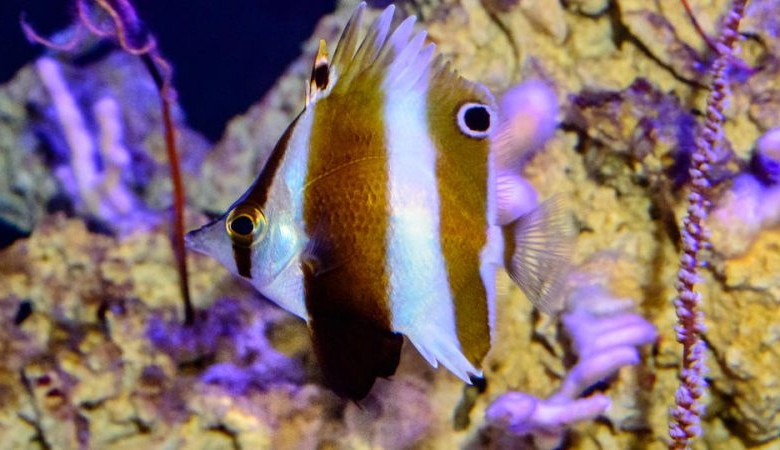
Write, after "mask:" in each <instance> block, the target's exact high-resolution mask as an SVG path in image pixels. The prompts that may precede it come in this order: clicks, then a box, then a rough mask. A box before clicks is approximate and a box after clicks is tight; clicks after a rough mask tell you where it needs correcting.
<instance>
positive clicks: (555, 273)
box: [503, 198, 572, 314]
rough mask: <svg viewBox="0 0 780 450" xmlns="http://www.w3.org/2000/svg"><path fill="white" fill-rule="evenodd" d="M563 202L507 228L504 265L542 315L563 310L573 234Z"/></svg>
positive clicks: (541, 207)
mask: <svg viewBox="0 0 780 450" xmlns="http://www.w3.org/2000/svg"><path fill="white" fill-rule="evenodd" d="M569 228H570V227H569V226H567V224H566V220H565V217H564V214H563V207H562V204H561V201H560V200H559V199H557V198H554V199H551V200H548V201H546V202H544V203H542V204H541V205H539V206H538V207H537V208H536V209H534V210H533V211H530V212H528V213H526V214H524V215H522V216H520V217H519V218H518V219H516V220H514V221H513V222H511V223H509V224H507V225H505V226H504V227H503V232H504V240H505V246H504V265H505V267H506V270H507V272H508V273H509V276H510V277H511V278H512V280H514V282H515V283H517V285H518V286H520V289H522V290H523V292H524V293H525V295H526V296H527V297H528V299H529V300H530V301H531V302H532V303H533V304H534V306H536V307H537V308H538V309H539V310H540V311H542V312H544V313H548V314H554V313H556V312H558V311H560V310H561V309H562V308H563V306H564V305H563V301H564V299H563V286H564V283H565V278H566V275H567V273H568V267H569V254H570V251H571V241H572V239H571V232H570V231H569Z"/></svg>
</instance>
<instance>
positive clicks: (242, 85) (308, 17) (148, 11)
mask: <svg viewBox="0 0 780 450" xmlns="http://www.w3.org/2000/svg"><path fill="white" fill-rule="evenodd" d="M134 4H135V5H136V7H137V9H138V12H139V15H140V17H141V18H142V19H144V20H145V22H146V23H147V25H148V27H149V28H150V29H151V30H152V32H153V33H154V34H155V35H156V36H157V41H158V44H159V46H160V48H161V50H162V53H163V55H164V56H166V57H167V58H168V59H169V60H170V61H171V62H172V63H173V65H174V69H175V79H174V82H175V85H176V88H177V90H178V93H179V101H180V102H181V103H182V105H183V107H184V109H185V111H186V112H187V118H188V122H189V124H190V126H192V127H193V128H195V129H196V130H198V131H201V132H202V133H204V134H205V135H206V136H207V137H208V138H209V139H211V140H212V141H214V140H217V139H218V138H219V137H220V136H221V134H222V130H223V128H224V126H225V123H226V122H227V121H228V120H229V119H230V118H231V117H233V116H234V115H236V114H240V113H242V112H244V111H245V110H246V109H247V108H248V107H249V105H251V104H252V103H254V102H256V101H257V100H258V99H260V97H261V96H262V95H263V94H264V93H265V92H266V91H267V90H268V89H269V88H270V87H271V85H272V84H273V82H274V80H276V79H277V78H278V77H279V75H280V74H281V73H282V72H283V70H284V69H285V67H286V66H287V65H288V64H289V63H290V62H291V61H292V60H293V59H294V58H295V57H296V56H297V55H298V54H299V53H300V51H299V50H300V44H301V42H303V40H304V39H305V38H307V37H309V36H310V34H311V32H312V30H313V29H314V25H315V24H316V23H317V20H318V19H319V18H320V17H321V16H322V15H324V14H326V13H329V12H331V11H333V9H334V6H335V0H315V1H312V0H285V1H270V0H219V1H218V0H164V1H161V0H136V1H134ZM72 10H73V7H72V2H71V1H66V0H0V83H4V82H6V81H8V80H9V79H10V78H11V77H12V76H13V74H14V73H15V72H16V71H17V70H18V69H19V68H20V67H21V66H23V65H24V64H26V63H27V62H29V61H31V60H32V59H33V58H34V57H35V56H36V55H38V54H40V53H41V51H42V50H41V48H40V47H39V46H33V45H31V44H29V43H28V42H27V41H26V40H25V38H24V36H23V34H22V32H21V29H20V27H19V15H20V14H21V13H22V12H25V13H26V17H27V20H28V22H30V23H31V24H32V25H34V26H35V27H36V29H38V30H40V32H42V33H44V34H50V33H52V32H54V31H56V30H58V29H61V28H62V27H64V26H67V24H68V23H69V17H70V11H72Z"/></svg>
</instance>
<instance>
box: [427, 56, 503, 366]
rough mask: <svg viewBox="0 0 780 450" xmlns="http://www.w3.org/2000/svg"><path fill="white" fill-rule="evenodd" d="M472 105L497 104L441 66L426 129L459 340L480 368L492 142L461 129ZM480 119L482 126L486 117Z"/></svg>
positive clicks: (486, 339)
mask: <svg viewBox="0 0 780 450" xmlns="http://www.w3.org/2000/svg"><path fill="white" fill-rule="evenodd" d="M470 103H473V104H476V105H487V106H488V107H489V108H492V103H493V100H492V98H491V97H490V95H489V94H488V93H487V91H486V90H484V89H483V88H481V87H479V86H477V85H475V84H473V83H470V82H468V81H466V80H464V79H462V78H461V77H460V76H458V75H457V74H455V73H454V72H452V71H451V70H450V68H449V67H448V66H446V65H442V64H441V63H440V62H437V63H436V65H435V69H434V71H433V73H432V81H431V82H430V87H429V91H428V99H427V104H428V128H429V129H430V132H431V140H432V142H433V144H434V146H435V147H436V150H437V154H438V155H437V158H436V176H437V182H438V190H439V199H440V207H439V208H440V209H439V211H440V222H439V224H440V225H439V230H440V240H441V249H442V253H443V255H444V261H445V265H446V270H447V275H448V280H449V284H450V289H451V291H452V295H453V303H454V310H455V323H456V329H457V335H458V340H459V341H460V345H461V348H462V350H463V354H464V355H465V356H466V358H467V359H468V360H469V361H470V362H471V363H472V364H474V366H475V367H479V365H480V363H481V361H482V359H483V358H484V356H485V354H486V353H487V351H488V350H489V349H490V325H489V318H488V305H487V293H486V291H485V286H484V284H483V280H482V278H481V276H480V264H481V261H480V253H481V251H482V249H483V247H484V246H485V245H486V243H487V232H488V219H487V201H488V200H487V196H488V169H489V167H488V157H489V142H488V139H487V137H486V136H482V137H473V136H468V135H467V134H465V133H464V132H462V131H461V129H460V126H462V123H461V124H460V126H459V121H458V116H459V113H460V114H461V117H462V115H463V113H462V112H461V108H462V107H463V106H464V105H467V104H470ZM488 112H489V111H488ZM477 114H480V113H477ZM476 119H478V120H477V121H478V122H479V121H481V122H484V119H485V118H484V117H477V118H476ZM488 120H489V117H488ZM461 122H462V121H461ZM475 125H477V126H480V127H481V126H483V125H484V123H477V124H475Z"/></svg>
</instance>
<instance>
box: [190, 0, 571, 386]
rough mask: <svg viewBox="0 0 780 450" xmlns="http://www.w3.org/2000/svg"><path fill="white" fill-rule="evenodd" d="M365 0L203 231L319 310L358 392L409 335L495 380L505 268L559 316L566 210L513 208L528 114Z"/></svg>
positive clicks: (388, 367) (335, 361) (308, 309)
mask: <svg viewBox="0 0 780 450" xmlns="http://www.w3.org/2000/svg"><path fill="white" fill-rule="evenodd" d="M365 8H366V7H365V4H360V5H359V6H358V7H357V9H356V10H355V12H354V14H353V15H352V17H351V18H350V20H349V22H348V23H347V25H346V28H345V30H344V32H343V34H342V36H341V38H340V40H339V42H338V45H337V47H336V50H335V52H334V53H333V57H332V58H331V57H330V55H329V54H328V52H327V48H326V45H325V43H324V42H322V41H321V42H320V48H319V51H318V54H317V56H316V59H315V62H314V65H313V68H312V74H311V80H310V82H309V83H308V86H307V89H306V95H305V106H304V108H303V110H302V111H301V112H300V114H299V115H298V116H297V117H296V118H295V119H294V120H293V121H292V123H291V124H290V125H289V127H288V128H287V130H286V131H285V132H284V133H283V134H282V136H281V138H280V139H279V141H278V143H277V144H276V146H275V148H274V149H273V150H272V152H271V154H270V156H269V157H268V160H267V162H266V163H265V165H264V167H263V168H262V170H261V171H260V173H259V175H258V177H257V178H256V180H255V181H254V183H253V184H252V185H251V186H250V187H249V189H248V190H247V191H246V192H245V193H244V194H243V195H242V196H241V197H240V198H239V199H238V200H237V201H236V202H235V203H234V204H233V205H232V206H231V207H230V208H229V209H228V211H227V212H226V213H225V214H224V215H223V216H222V217H221V218H219V219H217V220H215V221H213V222H211V223H209V224H207V225H205V226H203V227H202V228H200V229H198V230H195V231H192V232H190V233H189V234H188V236H187V242H188V245H189V247H190V248H192V249H194V250H196V251H199V252H202V253H205V254H207V255H210V256H211V257H213V258H215V259H217V260H218V261H220V262H221V263H222V264H223V265H224V266H225V267H226V268H228V269H229V270H230V271H231V272H233V273H234V274H236V275H238V276H239V277H241V278H244V279H245V280H247V281H248V282H250V283H251V284H252V285H253V286H254V287H255V288H256V289H257V290H258V291H259V292H260V293H261V294H262V295H263V296H265V297H267V298H268V299H270V300H271V301H273V302H275V303H276V304H278V305H279V306H281V307H282V308H284V309H286V310H287V311H289V312H291V313H293V314H295V315H297V316H299V317H300V318H302V319H304V320H305V321H306V322H307V324H308V328H309V331H310V335H311V339H312V343H313V348H314V351H315V354H316V357H317V360H318V363H319V366H320V367H321V369H322V373H323V375H324V380H325V382H326V383H327V385H328V386H329V387H330V388H331V389H332V390H334V391H335V392H336V393H338V394H340V395H342V396H345V397H348V398H351V399H355V400H358V399H362V398H364V397H365V396H366V395H367V394H368V393H369V391H370V390H371V387H372V385H373V384H374V382H375V380H376V378H377V377H389V376H391V375H393V374H394V373H395V371H396V367H397V366H398V364H399V358H400V352H401V347H402V344H403V336H406V337H407V338H408V339H409V341H411V343H412V344H413V345H414V347H416V349H417V350H418V351H419V353H420V354H421V355H422V356H423V357H424V358H425V359H426V360H427V361H428V362H429V363H430V364H431V365H432V366H434V367H436V366H437V365H438V364H439V363H440V364H442V365H443V366H444V367H446V368H447V369H449V370H450V371H451V372H452V373H453V374H455V375H457V376H458V377H460V378H461V379H463V380H464V381H466V382H470V380H472V379H473V377H479V376H481V373H482V372H481V369H480V364H481V362H482V360H483V358H484V357H485V354H486V353H487V352H488V350H489V349H490V346H491V334H492V332H491V330H492V329H493V328H494V326H495V297H496V282H495V276H496V270H497V269H498V268H500V267H502V266H504V267H505V268H506V269H507V271H508V273H509V274H510V276H511V277H512V278H513V279H514V280H515V282H517V283H518V284H519V286H520V287H521V288H522V289H523V290H524V291H525V293H526V295H527V296H528V297H529V298H530V300H531V301H532V302H534V304H535V305H536V306H537V307H538V308H540V309H541V310H543V311H547V312H549V311H554V310H555V309H556V308H557V307H558V305H557V303H559V301H558V300H556V297H557V295H556V293H557V292H558V291H559V289H557V287H558V286H559V285H560V284H561V283H560V279H561V273H562V265H563V264H564V262H565V261H564V258H563V257H562V256H561V253H560V252H558V251H556V249H557V248H558V247H560V245H559V243H560V239H561V237H560V236H559V234H558V233H557V231H555V227H551V226H550V223H551V216H552V214H553V213H554V212H555V210H556V208H555V206H554V205H552V204H550V203H543V204H541V205H540V206H538V207H537V208H536V209H533V210H531V211H527V210H526V211H521V210H522V209H523V208H522V206H520V205H516V204H513V202H516V200H514V199H513V198H514V197H513V195H511V193H512V192H515V191H516V190H517V188H518V186H517V183H518V181H517V176H515V175H513V173H514V171H513V168H512V167H499V165H500V164H502V162H503V164H504V166H507V165H511V164H515V163H514V162H512V161H515V160H516V159H517V158H513V157H512V155H509V154H506V153H504V154H502V153H501V152H508V151H511V149H510V150H507V148H509V147H511V134H512V133H510V132H508V131H507V130H503V131H502V127H503V128H506V127H507V126H508V125H506V124H511V123H512V121H511V120H508V119H507V120H502V119H501V118H500V115H499V112H498V111H497V105H496V102H495V101H494V100H493V97H492V95H491V93H490V92H489V91H488V90H487V89H486V88H485V87H483V86H482V85H480V84H477V83H473V82H470V81H467V80H466V79H464V78H462V77H460V76H459V75H457V74H456V73H455V72H454V71H453V70H452V69H451V68H450V66H449V64H448V63H445V62H444V60H443V58H442V57H441V56H437V55H436V53H435V46H434V45H433V44H428V43H426V33H425V32H424V31H420V32H415V31H414V23H415V18H414V17H409V18H407V19H406V20H404V21H403V22H402V23H400V25H399V26H397V27H396V28H395V29H391V28H392V26H391V23H392V18H393V14H394V7H393V6H392V5H391V6H389V7H387V8H386V9H385V10H384V12H382V13H381V14H380V15H379V16H378V18H377V19H376V20H375V21H374V22H373V24H372V25H371V26H370V27H369V28H368V30H367V31H366V33H365V36H363V37H361V29H362V27H361V21H362V18H363V14H364V10H365ZM502 124H504V125H502ZM502 135H505V136H510V138H507V139H502V137H501V136H502ZM526 209H527V208H526ZM520 212H522V215H519V214H520ZM518 215H519V216H518Z"/></svg>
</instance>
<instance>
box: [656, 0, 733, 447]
mask: <svg viewBox="0 0 780 450" xmlns="http://www.w3.org/2000/svg"><path fill="white" fill-rule="evenodd" d="M744 8H745V0H735V1H734V3H733V5H732V9H731V11H730V13H729V14H728V16H727V17H726V21H725V23H724V26H723V31H722V34H721V37H720V40H719V41H718V43H717V52H718V53H717V57H716V59H715V62H714V63H713V65H712V68H711V69H710V96H709V98H708V99H707V111H706V119H705V124H704V130H703V131H702V132H701V134H700V135H699V136H697V137H696V149H695V150H694V153H693V155H692V162H693V165H692V167H691V169H690V176H691V192H690V194H689V195H688V213H687V215H686V216H685V219H684V220H683V224H682V227H681V235H682V246H683V249H682V256H681V257H680V270H679V272H678V276H677V292H678V298H677V299H675V301H674V304H675V307H676V309H677V317H678V325H677V327H676V331H677V340H678V341H679V342H680V343H681V344H682V345H683V356H682V369H681V372H680V377H681V382H680V385H679V387H678V389H677V393H676V394H675V406H674V407H673V408H672V411H671V414H672V417H673V421H672V422H670V424H669V435H670V436H671V438H672V443H671V445H670V448H674V449H683V448H688V447H689V446H690V442H691V440H692V439H693V438H695V437H696V436H698V435H699V434H701V425H700V421H701V416H702V413H703V409H704V407H703V405H702V404H701V397H702V395H703V394H704V392H705V390H706V381H705V380H704V375H705V372H706V366H705V363H704V356H705V345H704V342H703V341H702V340H701V336H700V335H701V333H702V332H703V331H704V323H703V322H704V317H703V314H702V312H701V311H700V309H699V303H700V302H701V295H700V294H699V293H698V292H696V291H695V290H694V289H695V286H696V283H697V282H698V276H697V273H696V272H697V270H698V268H699V267H700V266H701V265H702V261H701V258H700V255H701V251H702V250H703V249H704V248H705V247H706V246H707V245H708V244H707V241H708V238H709V231H708V230H707V228H706V225H705V223H704V222H705V220H706V219H707V215H708V210H709V208H710V205H711V200H710V198H711V192H710V190H711V188H712V182H711V180H712V177H711V173H710V172H711V166H712V163H713V159H714V156H713V155H714V152H715V149H716V148H717V146H718V145H720V142H721V140H722V139H723V125H722V124H723V119H724V117H723V101H724V99H725V98H726V89H727V87H728V86H727V84H728V80H727V74H726V72H727V70H728V68H729V62H730V61H731V58H732V55H733V50H732V49H733V46H734V42H735V41H736V39H737V37H738V34H737V28H738V26H739V21H740V19H741V18H742V15H743V12H744Z"/></svg>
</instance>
